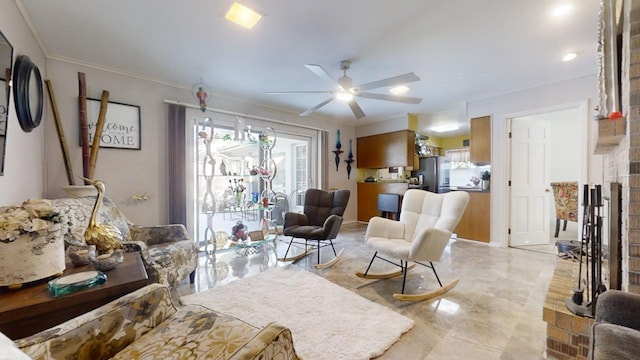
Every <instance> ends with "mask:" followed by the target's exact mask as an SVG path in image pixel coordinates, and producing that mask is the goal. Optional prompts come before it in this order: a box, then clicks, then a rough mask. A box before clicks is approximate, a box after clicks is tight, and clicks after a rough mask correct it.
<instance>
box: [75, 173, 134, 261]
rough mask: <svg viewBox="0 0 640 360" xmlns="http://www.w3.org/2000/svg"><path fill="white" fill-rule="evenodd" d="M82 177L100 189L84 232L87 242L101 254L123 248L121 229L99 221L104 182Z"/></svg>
mask: <svg viewBox="0 0 640 360" xmlns="http://www.w3.org/2000/svg"><path fill="white" fill-rule="evenodd" d="M82 179H84V180H85V181H86V182H88V183H89V184H91V185H93V186H94V187H95V188H96V189H97V190H98V196H97V197H96V203H95V204H93V211H92V212H91V217H90V218H89V225H87V230H86V231H85V232H84V240H85V242H86V243H87V245H95V246H96V249H97V250H98V253H99V254H106V253H111V252H113V250H115V249H121V248H122V240H123V238H124V237H123V236H122V233H121V232H120V230H119V229H118V228H117V227H115V226H113V225H111V224H99V223H98V210H100V205H102V199H103V198H104V190H105V186H104V182H102V181H100V180H91V179H87V178H84V177H83V178H82Z"/></svg>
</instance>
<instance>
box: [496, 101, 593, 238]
mask: <svg viewBox="0 0 640 360" xmlns="http://www.w3.org/2000/svg"><path fill="white" fill-rule="evenodd" d="M569 109H577V110H578V117H579V118H580V119H583V122H582V123H579V124H582V125H583V126H578V129H577V131H578V136H579V137H580V139H582V140H583V141H581V142H580V148H579V149H578V151H579V154H578V157H579V158H580V165H579V169H580V170H579V172H580V174H579V177H578V181H579V183H580V185H583V184H587V183H588V166H587V164H588V160H589V159H588V156H589V155H588V145H589V137H588V135H589V134H588V129H589V124H588V121H590V119H589V101H588V100H582V101H574V102H569V103H563V104H558V105H553V106H546V107H541V108H536V109H531V110H525V111H520V112H515V113H509V114H505V115H504V118H505V120H506V121H505V129H504V131H505V133H504V135H505V138H506V139H507V142H508V144H507V151H506V164H505V165H506V166H505V170H506V171H505V173H504V174H503V176H504V181H505V182H504V183H505V184H507V196H506V197H505V199H504V202H505V203H504V206H505V209H507V211H506V213H505V214H504V216H505V217H506V219H505V220H506V221H505V229H504V233H505V234H507V236H506V237H505V243H504V244H503V246H504V247H510V246H511V235H510V234H509V229H510V228H511V186H509V185H508V184H509V181H510V180H511V158H512V154H511V145H512V144H511V138H510V137H509V133H510V132H511V120H512V119H513V118H517V117H523V116H533V115H540V114H544V113H550V112H556V111H562V110H569ZM578 210H579V216H578V237H579V238H580V237H581V236H582V208H581V207H578Z"/></svg>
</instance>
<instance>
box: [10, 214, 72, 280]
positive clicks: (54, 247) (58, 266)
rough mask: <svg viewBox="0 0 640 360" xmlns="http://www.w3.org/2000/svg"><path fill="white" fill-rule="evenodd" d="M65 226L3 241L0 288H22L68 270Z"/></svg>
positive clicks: (53, 227) (59, 225) (58, 225)
mask: <svg viewBox="0 0 640 360" xmlns="http://www.w3.org/2000/svg"><path fill="white" fill-rule="evenodd" d="M61 229H62V225H61V224H55V225H53V226H52V227H51V228H49V229H48V230H46V231H41V232H30V233H25V234H21V235H20V236H19V237H18V238H17V239H15V240H14V241H11V242H4V241H0V286H10V285H20V284H24V283H28V282H32V281H36V280H41V279H45V278H48V277H50V276H53V275H56V274H61V273H62V272H63V271H64V269H65V268H66V265H65V252H64V239H63V237H62V234H61Z"/></svg>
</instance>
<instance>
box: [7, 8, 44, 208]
mask: <svg viewBox="0 0 640 360" xmlns="http://www.w3.org/2000/svg"><path fill="white" fill-rule="evenodd" d="M0 6H1V10H0V31H2V33H3V34H4V36H5V37H6V38H7V40H9V43H11V45H12V46H13V58H14V61H15V59H16V58H17V56H18V55H22V54H24V55H27V56H29V57H30V58H31V61H33V62H34V63H35V64H36V65H37V66H38V68H39V69H40V73H41V75H42V77H43V78H44V77H46V75H47V73H46V68H45V56H44V53H43V52H42V50H41V49H40V47H39V46H38V43H37V42H36V40H35V38H34V37H33V34H32V33H31V30H29V27H28V26H27V24H26V23H25V22H24V19H23V17H22V14H21V13H20V11H19V10H18V8H17V7H16V4H15V2H13V1H9V0H3V1H2V2H1V3H0ZM9 102H10V105H9V122H8V124H7V137H6V141H7V144H6V157H5V166H4V176H0V206H2V205H11V204H17V203H22V202H23V201H24V200H26V199H27V198H39V197H42V196H43V189H44V170H43V167H44V160H43V158H44V132H45V131H44V128H45V126H42V124H46V123H47V122H48V121H49V119H48V116H47V115H48V111H47V110H48V109H45V113H44V117H43V119H42V123H41V126H39V127H38V128H36V129H34V130H32V131H31V132H29V133H25V132H23V131H22V128H21V127H20V124H19V123H18V118H17V116H16V111H15V105H14V100H13V91H12V93H11V97H10V99H9Z"/></svg>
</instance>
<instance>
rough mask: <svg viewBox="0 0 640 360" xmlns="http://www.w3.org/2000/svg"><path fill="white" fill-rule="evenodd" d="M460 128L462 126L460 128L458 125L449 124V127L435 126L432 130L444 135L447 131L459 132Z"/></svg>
mask: <svg viewBox="0 0 640 360" xmlns="http://www.w3.org/2000/svg"><path fill="white" fill-rule="evenodd" d="M459 128H460V126H458V125H457V124H449V125H441V126H434V127H432V128H431V131H434V132H437V133H443V132H447V131H453V130H458V129H459Z"/></svg>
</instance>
